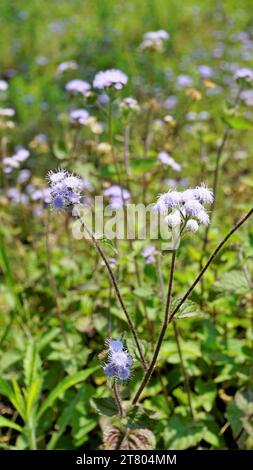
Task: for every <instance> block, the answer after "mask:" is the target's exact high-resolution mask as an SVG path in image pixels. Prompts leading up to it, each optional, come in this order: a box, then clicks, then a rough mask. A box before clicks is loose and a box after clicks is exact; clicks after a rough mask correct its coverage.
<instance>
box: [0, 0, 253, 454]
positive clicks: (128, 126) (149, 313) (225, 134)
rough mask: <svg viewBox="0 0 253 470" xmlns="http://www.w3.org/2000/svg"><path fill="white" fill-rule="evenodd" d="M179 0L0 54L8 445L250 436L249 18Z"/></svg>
mask: <svg viewBox="0 0 253 470" xmlns="http://www.w3.org/2000/svg"><path fill="white" fill-rule="evenodd" d="M160 2H161V5H162V3H164V4H165V3H166V2H165V1H163V2H162V0H159V2H158V3H159V5H160ZM28 3H29V1H28ZM35 3H36V2H35ZM70 3H71V2H69V5H68V8H67V7H66V9H64V8H63V9H62V10H63V12H64V11H65V10H66V12H68V11H72V6H71V5H70ZM95 3H96V2H95ZM97 3H98V4H99V2H97ZM114 3H115V8H116V3H117V2H116V1H113V2H112V4H114ZM132 3H134V2H132ZM153 3H156V2H153ZM174 3H175V5H173V9H172V10H171V12H170V11H169V12H167V11H165V9H164V18H163V14H162V13H163V10H162V8H161V10H160V9H159V8H160V7H159V6H157V5H155V6H154V7H153V10H154V12H155V13H156V14H154V15H152V14H150V11H148V7H147V6H145V2H143V8H142V10H143V13H145V12H147V15H149V16H147V18H148V20H149V21H148V23H149V24H150V25H151V26H150V28H151V31H146V30H145V25H144V23H143V22H141V23H140V24H139V27H138V21H140V20H139V17H138V15H136V17H135V18H134V24H135V29H134V32H133V33H134V34H132V30H131V28H130V26H129V30H130V33H131V34H130V33H128V27H127V28H126V27H125V24H126V20H125V17H124V18H123V17H122V18H119V19H120V21H119V22H118V23H117V28H116V29H115V28H114V27H113V28H112V27H111V26H112V24H111V23H110V22H109V20H108V19H109V18H111V17H112V13H111V11H113V12H114V13H115V11H117V14H119V16H120V15H122V13H121V10H122V8H116V10H115V8H111V6H110V7H109V6H104V7H103V10H102V12H103V14H102V15H101V17H100V18H99V21H94V22H90V24H89V25H88V26H89V27H87V28H86V30H85V35H87V45H88V47H87V48H86V47H85V48H84V47H83V40H80V34H79V33H80V29H79V28H78V24H79V15H77V14H76V12H75V14H74V17H73V20H74V21H72V20H71V21H69V19H68V21H67V22H66V23H65V22H61V21H58V20H57V21H53V22H52V23H50V24H49V25H48V26H49V28H48V30H49V31H50V32H51V33H53V34H54V35H56V34H57V35H59V37H58V39H57V41H54V44H53V47H52V46H51V45H50V44H48V54H44V53H43V54H41V53H39V55H38V56H36V57H33V60H32V62H31V64H30V63H29V57H28V56H29V55H27V54H24V55H23V54H22V48H23V43H24V44H26V41H25V40H24V41H23V40H22V41H21V43H20V44H18V45H17V44H16V42H15V43H14V46H13V45H12V46H13V47H10V44H9V42H8V48H7V50H8V51H9V52H10V54H11V58H9V52H8V54H7V55H6V54H3V64H4V62H6V61H7V62H6V68H4V67H3V70H2V76H3V77H4V79H2V80H0V99H1V108H0V131H1V139H0V144H1V145H0V147H1V148H0V180H1V188H0V206H1V207H0V209H1V224H0V284H1V288H0V301H1V309H0V310H2V311H0V322H1V333H0V348H1V357H0V372H1V375H0V411H1V412H0V428H1V429H0V448H3V449H5V448H8V449H13V448H18V449H20V448H22V449H23V448H24V449H27V448H29V449H36V448H38V447H39V448H40V449H42V448H47V449H49V450H51V449H55V448H64V446H66V447H68V448H81V446H82V445H83V444H85V446H86V445H87V446H88V444H87V442H88V439H89V438H90V443H91V444H90V446H91V448H93V447H95V446H96V447H99V446H101V443H102V445H103V447H104V448H105V449H108V450H109V449H110V450H117V449H121V450H122V449H124V450H132V449H136V450H149V449H151V450H154V449H155V448H156V445H157V447H159V448H162V446H164V448H165V449H171V448H175V449H177V448H178V449H181V448H182V449H185V448H195V449H199V448H205V449H211V448H212V449H216V448H217V449H218V448H219V449H223V448H226V447H227V448H253V440H252V436H253V431H252V403H251V401H252V379H251V373H252V349H253V329H252V325H253V313H252V305H253V304H252V302H253V297H252V288H253V274H252V266H251V263H250V261H251V258H252V256H253V255H252V246H253V242H252V240H253V238H252V230H251V228H250V227H249V226H248V224H247V228H248V231H247V230H246V223H247V222H248V221H249V219H250V218H252V216H253V208H252V207H251V205H250V201H251V198H252V195H251V190H252V181H251V170H252V158H251V157H252V144H251V141H250V136H251V132H252V127H253V126H252V106H253V90H252V83H253V70H252V55H251V50H252V46H253V39H252V31H251V30H250V28H249V25H248V17H247V18H246V16H247V15H244V13H243V9H241V11H240V16H241V17H242V18H241V20H240V21H241V24H243V22H244V25H245V31H241V32H237V31H236V27H237V26H236V25H237V22H236V21H237V20H234V21H231V18H230V17H228V16H227V14H226V10H230V9H226V8H223V6H222V5H218V6H217V9H215V12H214V13H213V12H212V14H211V13H210V24H209V22H208V25H207V24H206V18H207V17H208V16H207V15H203V11H204V12H209V9H208V6H207V5H206V2H202V3H203V5H201V8H200V7H198V6H197V5H195V4H194V5H193V4H192V2H191V1H190V2H189V5H187V14H183V15H181V14H180V13H181V11H180V8H181V5H180V6H178V5H177V3H178V2H174ZM30 4H31V5H29V15H28V16H27V17H26V16H25V15H26V12H25V11H22V12H21V11H20V12H19V14H20V16H19V14H17V15H16V16H17V18H16V20H18V22H19V28H20V30H21V32H22V31H23V29H22V28H24V27H25V24H29V25H30V26H31V27H30V28H29V30H31V31H34V24H33V23H31V21H32V19H33V21H34V18H35V19H36V18H37V16H38V15H37V12H36V15H34V17H33V15H32V14H31V15H30V11H31V12H33V11H34V8H35V7H34V6H32V2H30ZM81 4H82V2H80V11H83V6H82V5H81ZM52 8H53V9H54V7H52ZM177 8H178V12H179V14H178V16H177V21H178V26H179V27H177V28H173V31H172V32H171V33H170V32H168V31H166V30H163V29H159V28H162V27H164V26H163V25H170V24H172V19H173V18H171V17H170V18H169V16H166V15H173V14H174V13H173V12H174V10H175V11H177ZM7 10H8V9H7ZM7 10H6V11H7ZM89 10H90V8H89V7H87V12H89ZM91 10H92V11H94V12H96V11H97V10H98V9H97V7H96V8H92V9H91ZM130 10H131V9H130V8H129V9H128V8H125V7H124V8H123V10H122V11H123V12H124V15H125V14H126V15H130ZM133 10H134V9H133ZM216 10H217V11H216ZM104 13H105V14H104ZM95 14H97V13H94V15H95ZM30 16H31V20H30ZM139 16H143V15H139ZM202 16H203V18H202ZM237 16H238V15H237ZM244 16H245V17H244ZM32 17H33V18H32ZM57 17H58V13H57ZM145 17H146V16H145ZM153 17H154V18H153ZM80 18H81V15H80ZM208 18H209V17H208ZM218 18H220V20H219V19H218ZM243 18H244V19H243ZM24 19H25V20H26V21H23V20H24ZM97 19H98V18H96V20H97ZM224 19H225V21H224ZM21 20H22V21H21ZM83 20H84V21H86V18H85V19H84V16H83V15H82V22H83ZM88 20H89V13H88ZM123 20H124V21H123ZM158 20H159V21H161V24H160V26H158V27H157V21H158ZM167 20H168V21H167ZM80 21H81V20H80ZM101 21H102V23H105V24H102V23H101ZM114 21H115V19H114V18H113V22H114ZM189 21H192V22H193V25H194V27H193V31H194V35H195V34H196V35H197V38H196V37H194V40H193V46H194V47H191V43H190V41H188V40H187V39H185V38H186V37H187V38H188V35H186V34H185V31H183V34H181V32H180V26H181V27H182V25H183V28H182V29H184V27H185V25H186V24H187V25H188V22H189ZM202 21H203V23H202ZM23 23H24V26H23ZM96 24H98V25H100V24H102V26H103V27H102V30H101V31H102V33H101V31H100V32H99V34H94V31H93V29H94V28H95V25H96ZM196 24H197V25H200V26H201V25H202V26H203V25H204V26H205V27H207V28H208V31H207V33H206V34H204V35H203V36H202V31H203V29H204V28H201V27H198V28H196ZM213 24H215V29H213V30H212V29H211V28H212V25H213ZM129 25H130V22H129ZM80 26H81V27H83V25H80ZM218 26H219V27H218ZM156 27H157V30H155V28H156ZM209 28H210V31H209ZM67 29H69V31H71V41H72V42H71V46H69V47H66V45H67ZM152 29H154V30H152ZM75 30H76V31H79V33H78V35H77V36H76V37H75V34H76V33H75ZM43 31H45V35H46V31H47V30H46V29H45V30H44V29H43ZM64 31H65V33H66V34H65V33H64V34H62V33H63V32H64ZM90 31H92V34H91V32H90ZM187 31H188V28H187ZM209 33H211V34H209ZM101 34H102V36H101ZM119 34H120V41H117V38H119ZM124 35H126V38H127V40H128V47H126V48H124V50H123V48H122V51H121V49H120V48H121V47H122V45H123V44H124V40H125V39H126V38H124ZM3 36H4V33H3ZM21 37H22V38H23V39H25V38H24V36H23V35H21ZM210 37H211V41H212V44H211V47H209V46H210V44H208V38H210ZM202 38H203V44H202ZM196 39H197V40H196ZM200 39H201V41H200ZM43 41H44V33H43V35H40V41H39V43H38V44H37V46H36V48H34V51H37V50H38V51H39V49H40V43H41V42H42V43H43ZM85 41H86V38H85ZM184 41H188V42H187V44H184ZM209 41H210V39H209ZM227 44H228V47H227ZM17 46H18V47H17ZM206 46H208V47H206ZM86 49H87V50H86ZM165 49H166V54H165V53H164V52H165ZM105 50H106V54H105V56H103V57H101V52H102V55H103V53H104V51H105ZM13 51H14V52H15V56H14V55H13V54H14V52H13ZM16 51H18V53H17V52H16ZM69 52H71V54H72V55H71V57H70V56H69ZM96 53H97V56H95V54H96ZM54 54H55V57H54ZM65 54H67V55H66V56H65V57H64V55H65ZM110 54H111V56H110ZM93 55H94V60H93ZM5 56H6V57H7V59H8V60H7V59H6V57H5ZM22 57H25V66H24V64H23V62H22V60H21V59H22ZM57 57H58V59H57ZM59 57H60V58H61V60H62V62H61V63H59ZM72 57H73V60H72ZM55 58H56V60H57V62H55ZM14 59H15V60H14ZM74 59H75V60H74ZM86 59H87V60H86ZM16 60H17V64H16V63H15V62H16ZM20 60H21V62H20ZM113 60H114V61H115V63H113ZM10 64H13V65H11V68H10ZM53 64H56V65H53ZM57 64H59V65H57ZM122 64H125V65H124V67H123V65H122ZM106 67H108V69H107V68H106ZM109 67H110V68H109ZM117 67H119V68H117ZM121 67H122V70H121V69H120V68H121ZM34 70H35V71H36V73H35V74H34ZM94 70H96V71H97V73H96V72H95V73H94ZM124 70H125V71H124ZM42 71H43V72H42ZM28 72H29V73H28ZM125 72H127V74H126V73H125ZM50 73H51V76H50ZM47 74H49V75H47ZM33 79H34V81H33ZM40 86H41V90H40ZM17 90H20V93H18V95H20V96H18V95H17ZM23 91H24V93H23ZM42 97H45V98H43V99H41V98H42ZM9 98H10V100H9ZM17 98H18V99H17ZM8 100H9V101H10V102H8ZM52 104H53V107H52V108H51V106H52ZM38 109H39V110H40V111H41V112H38ZM49 111H50V112H49ZM56 111H57V112H58V111H59V114H58V115H57V116H56V115H55V112H56ZM45 116H46V118H45ZM16 119H17V122H18V125H16V124H15V120H16ZM22 133H23V145H22V146H21V145H19V144H20V143H22V140H21V136H22ZM57 162H58V163H57ZM59 162H60V163H59ZM52 165H55V167H56V168H57V166H58V165H60V166H61V167H60V168H58V169H56V170H53V171H49V172H48V173H47V176H46V180H45V175H46V172H47V171H48V169H49V168H53V166H52ZM45 168H46V169H45ZM224 170H225V171H224ZM42 173H43V179H42V178H41V174H42ZM98 203H99V204H98ZM100 203H101V205H100ZM217 207H218V210H216V208H217ZM241 211H245V214H244V215H243V216H242V217H241V218H240V213H241ZM153 223H154V226H153ZM108 227H109V228H110V230H107V228H108ZM118 228H120V230H118ZM121 229H122V230H121ZM153 229H155V230H153ZM241 229H243V230H241ZM42 234H45V240H44V238H42V236H41V235H42ZM235 234H236V237H234V235H235ZM232 237H233V238H232ZM232 239H233V244H230V242H231V240H232ZM16 251H17V252H18V253H19V255H20V260H21V261H22V262H21V263H16V265H15V264H14V263H15V259H16ZM19 264H20V266H19ZM12 266H15V270H13V268H12ZM206 274H209V275H207V276H206ZM2 281H3V282H2ZM106 338H107V339H106ZM104 344H105V347H104V346H103V345H104ZM20 364H21V366H20ZM10 378H11V379H13V380H9V379H10ZM2 397H3V399H2ZM101 415H102V418H101ZM8 428H9V430H8V431H7V429H8ZM98 429H101V433H100V432H98ZM156 440H157V442H156Z"/></svg>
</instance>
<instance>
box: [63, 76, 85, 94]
mask: <svg viewBox="0 0 253 470" xmlns="http://www.w3.org/2000/svg"><path fill="white" fill-rule="evenodd" d="M65 89H66V90H67V91H69V92H70V93H72V94H73V95H76V94H77V93H81V94H82V95H84V96H88V95H89V93H90V84H89V83H88V82H85V81H84V80H79V79H75V80H70V82H68V83H67V84H66V86H65Z"/></svg>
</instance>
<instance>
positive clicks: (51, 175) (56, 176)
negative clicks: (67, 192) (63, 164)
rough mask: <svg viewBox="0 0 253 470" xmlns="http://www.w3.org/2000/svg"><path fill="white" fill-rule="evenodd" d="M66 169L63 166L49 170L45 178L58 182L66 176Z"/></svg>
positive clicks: (54, 182)
mask: <svg viewBox="0 0 253 470" xmlns="http://www.w3.org/2000/svg"><path fill="white" fill-rule="evenodd" d="M66 174H67V171H66V170H64V169H63V168H59V169H58V170H56V171H49V172H48V174H47V178H48V179H49V181H50V183H52V184H56V183H60V182H61V181H62V180H64V178H65V177H66Z"/></svg>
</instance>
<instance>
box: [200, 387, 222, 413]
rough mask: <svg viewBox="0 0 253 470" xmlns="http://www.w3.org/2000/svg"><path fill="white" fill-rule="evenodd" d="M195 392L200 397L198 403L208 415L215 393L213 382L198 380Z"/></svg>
mask: <svg viewBox="0 0 253 470" xmlns="http://www.w3.org/2000/svg"><path fill="white" fill-rule="evenodd" d="M195 390H196V392H197V393H198V394H199V395H200V396H199V397H198V398H199V403H200V405H201V406H203V408H204V410H205V411H207V412H208V413H209V412H210V411H211V409H212V407H213V404H214V400H215V397H216V393H217V387H216V385H215V384H214V383H213V381H209V382H202V380H200V379H198V380H197V381H196V384H195Z"/></svg>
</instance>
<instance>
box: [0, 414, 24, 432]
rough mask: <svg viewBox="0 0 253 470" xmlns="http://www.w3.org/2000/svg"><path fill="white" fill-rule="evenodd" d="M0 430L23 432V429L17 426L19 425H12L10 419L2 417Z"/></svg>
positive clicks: (0, 417) (0, 418)
mask: <svg viewBox="0 0 253 470" xmlns="http://www.w3.org/2000/svg"><path fill="white" fill-rule="evenodd" d="M0 428H11V429H15V430H16V431H19V432H23V428H22V427H21V426H19V424H17V423H14V422H13V421H11V420H10V419H7V418H4V416H0Z"/></svg>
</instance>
